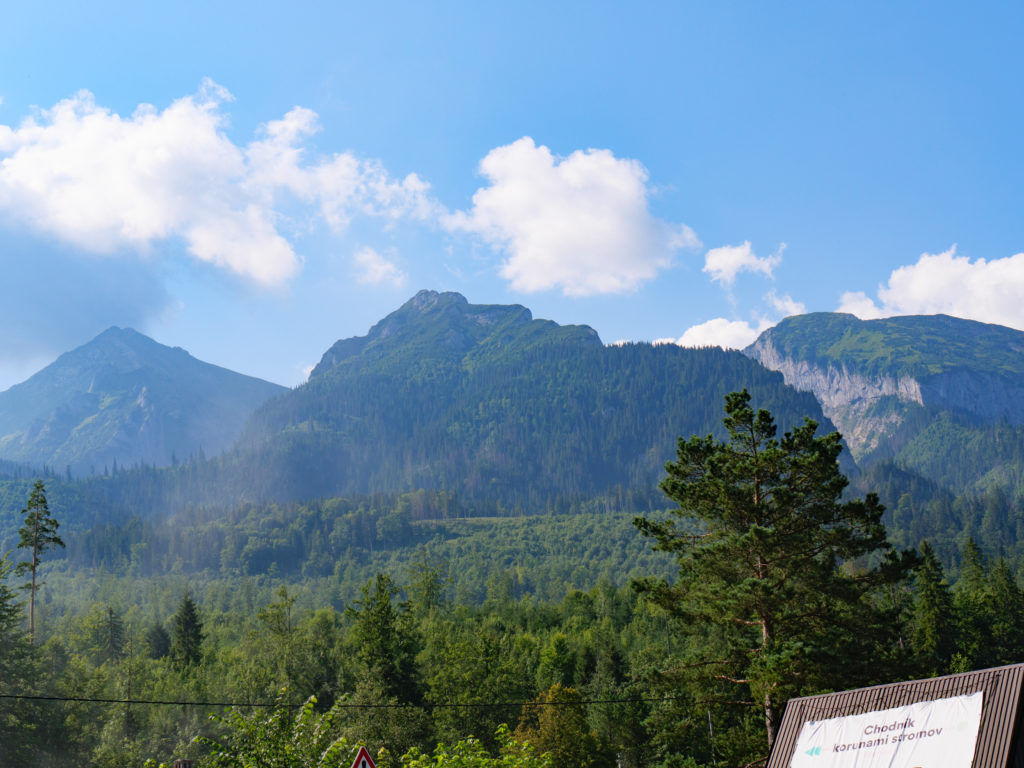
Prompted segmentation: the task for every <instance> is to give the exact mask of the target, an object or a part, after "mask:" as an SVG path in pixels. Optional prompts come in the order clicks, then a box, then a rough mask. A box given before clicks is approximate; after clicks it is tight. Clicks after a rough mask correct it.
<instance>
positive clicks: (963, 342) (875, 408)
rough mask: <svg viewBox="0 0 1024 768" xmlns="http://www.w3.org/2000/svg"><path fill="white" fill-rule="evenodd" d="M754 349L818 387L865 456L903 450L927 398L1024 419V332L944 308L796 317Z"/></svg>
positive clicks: (788, 374)
mask: <svg viewBox="0 0 1024 768" xmlns="http://www.w3.org/2000/svg"><path fill="white" fill-rule="evenodd" d="M744 353H745V354H747V355H748V356H750V357H752V358H753V359H755V360H758V361H759V362H760V363H761V364H762V365H764V366H765V367H766V368H769V369H771V370H773V371H778V372H780V373H782V375H783V377H784V379H785V381H786V383H787V384H789V385H791V386H793V387H794V388H796V389H799V390H801V391H805V392H811V393H813V394H814V396H815V397H816V398H817V399H818V401H819V402H820V403H821V406H822V411H823V412H824V413H825V415H826V416H828V417H829V418H830V419H831V420H832V421H833V422H834V423H835V424H836V426H837V427H838V428H839V430H840V431H841V432H842V433H843V435H844V436H845V437H846V440H847V444H848V445H849V446H850V450H851V451H852V453H853V454H854V457H855V458H857V459H858V460H860V459H861V458H863V457H864V456H866V455H868V454H875V453H877V454H881V455H893V454H895V453H896V452H897V451H898V450H899V448H900V445H899V441H900V440H901V439H905V438H906V430H900V427H901V425H903V424H904V422H905V421H906V420H907V419H908V418H909V417H910V416H911V415H912V414H914V413H915V412H920V411H921V409H922V408H924V409H927V410H928V411H930V412H934V411H955V412H957V413H960V414H962V415H963V416H965V417H967V418H969V419H971V420H973V421H977V422H979V423H995V422H1007V423H1009V424H1017V425H1019V424H1024V376H1022V374H1024V333H1021V332H1020V331H1015V330H1012V329H1009V328H1003V327H1000V326H994V325H986V324H983V323H976V322H973V321H969V320H961V319H957V318H951V317H945V316H941V315H940V316H934V317H901V318H887V319H884V320H870V321H861V320H858V319H857V318H855V317H853V316H852V315H840V314H832V313H817V314H812V315H802V316H799V317H792V318H787V319H786V320H784V321H783V322H782V323H780V324H779V325H778V326H776V327H775V328H772V329H769V330H768V331H765V332H764V333H763V334H761V336H760V337H759V338H758V339H757V341H755V342H754V343H753V344H752V345H751V346H750V347H748V348H747V349H746V350H744Z"/></svg>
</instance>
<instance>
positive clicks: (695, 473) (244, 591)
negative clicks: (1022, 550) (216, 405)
mask: <svg viewBox="0 0 1024 768" xmlns="http://www.w3.org/2000/svg"><path fill="white" fill-rule="evenodd" d="M726 402H727V412H726V420H725V422H724V427H723V429H721V430H720V431H718V432H716V435H709V436H706V437H697V436H695V437H692V438H688V439H685V440H681V441H680V442H679V444H678V447H677V451H676V458H675V460H674V461H671V462H670V463H669V465H668V466H667V476H666V477H665V479H664V480H663V482H662V483H661V487H660V489H659V488H652V489H651V491H650V492H649V493H630V492H626V491H618V492H613V493H608V494H605V495H601V496H592V497H586V496H583V495H579V496H577V497H576V498H570V497H568V496H565V497H559V498H553V499H552V500H551V501H550V502H549V503H546V504H544V505H541V506H538V507H537V508H530V510H529V511H530V513H529V514H528V513H527V511H526V509H520V508H516V507H514V506H506V505H505V504H503V503H502V500H501V499H496V500H494V501H488V500H486V499H484V500H479V499H474V500H472V501H470V500H463V499H462V498H461V497H460V496H459V495H457V494H456V493H454V492H450V491H440V490H430V489H420V490H414V491H402V492H395V493H379V494H376V495H374V494H368V495H352V496H344V497H337V496H332V497H328V498H323V499H316V500H304V501H300V500H282V501H276V502H275V501H264V502H246V503H239V504H235V505H231V506H226V505H209V506H200V505H195V506H189V507H188V508H187V509H185V510H184V511H183V512H181V513H180V514H178V515H177V516H175V517H173V518H171V517H166V516H161V515H158V514H155V513H154V512H152V511H150V510H144V511H145V514H142V513H139V514H131V513H130V508H131V505H130V504H125V505H124V507H122V512H121V514H120V516H119V517H106V518H104V517H102V516H101V515H99V514H96V515H95V516H94V517H93V516H90V514H89V512H88V510H89V509H90V506H89V503H83V499H85V500H86V501H88V500H90V499H91V500H92V502H91V503H93V504H96V505H97V506H96V507H94V508H96V509H100V508H101V505H100V503H99V502H98V501H96V500H97V499H103V498H104V496H103V493H101V491H103V490H104V489H106V488H110V487H113V486H115V484H117V483H120V484H119V485H118V486H117V487H118V488H119V489H120V490H119V491H118V493H119V494H120V496H119V498H120V499H122V501H124V500H126V499H131V498H132V496H131V493H132V491H131V490H130V489H131V488H132V487H133V484H135V487H137V488H138V489H141V490H139V491H138V494H139V495H138V498H140V499H143V498H146V493H145V487H146V483H148V482H151V478H153V477H155V476H156V475H157V471H156V470H150V469H147V468H144V467H137V468H133V469H121V468H116V469H111V470H110V471H108V472H107V473H106V474H104V475H97V476H95V477H92V478H89V479H88V481H81V480H77V481H76V480H74V479H70V480H69V478H67V476H66V474H61V473H57V472H51V473H50V474H48V475H46V476H44V477H43V478H42V479H41V480H39V479H37V478H35V477H32V476H29V475H24V474H22V475H19V471H18V470H16V468H12V471H11V473H10V474H8V476H7V477H8V479H7V480H6V481H5V482H4V483H3V484H2V485H0V492H2V494H3V498H2V502H3V506H4V509H5V510H8V511H6V512H5V513H4V528H3V530H4V532H5V533H4V536H5V539H4V551H6V552H7V554H6V555H5V556H4V558H3V560H2V561H0V681H2V683H0V723H2V726H0V727H2V729H3V735H4V738H3V739H2V740H0V763H2V764H4V765H25V766H63V765H68V764H71V763H72V762H73V761H74V762H78V763H83V762H84V763H85V764H88V765H95V766H104V767H105V766H111V767H113V766H141V765H144V764H146V763H147V761H150V764H151V765H156V764H158V763H161V762H163V763H169V762H170V761H171V760H172V759H173V758H177V757H192V758H194V759H196V760H197V761H198V765H200V766H205V765H222V766H229V765H230V766H242V765H267V766H277V765H281V766H307V765H308V766H313V765H323V766H327V765H342V766H347V765H348V764H349V762H350V761H351V759H352V757H353V756H354V751H355V749H356V748H357V745H360V744H365V745H366V747H367V748H368V749H369V750H370V752H371V754H372V755H373V756H374V759H375V760H377V764H378V765H382V766H396V767H397V766H409V767H410V768H417V767H418V766H421V765H424V766H425V765H427V764H430V765H452V766H463V765H465V766H483V765H503V766H519V768H532V767H533V766H548V765H550V766H559V767H562V766H569V767H574V766H577V765H578V766H594V767H595V768H597V767H603V766H608V767H609V768H610V767H611V766H614V765H616V764H620V765H623V766H629V767H630V768H633V767H635V768H641V767H642V766H643V767H646V766H664V767H665V768H670V767H671V768H676V767H678V768H683V767H685V766H689V767H691V768H696V766H721V765H733V766H740V765H756V764H758V763H759V762H760V761H763V759H764V758H765V757H766V756H767V753H768V750H769V749H770V744H771V741H772V738H773V730H772V728H773V726H772V723H773V722H774V723H775V727H777V722H778V718H779V716H780V714H781V711H782V709H783V707H784V702H785V699H786V698H787V697H788V696H791V695H805V694H810V693H816V692H820V691H824V690H833V689H841V688H846V687H853V686H857V685H863V684H871V683H876V682H884V681H889V680H895V679H909V678H915V677H922V676H928V675H935V674H942V673H946V672H951V671H962V670H968V669H977V668H984V667H989V666H995V665H999V664H1003V663H1010V662H1016V661H1019V660H1020V658H1021V655H1022V653H1024V593H1022V591H1021V589H1020V587H1019V584H1018V578H1017V577H1018V567H1019V554H1018V553H1017V552H1016V551H1014V550H1009V549H1003V548H1002V547H1003V545H1002V544H1001V543H1000V536H1001V532H1003V531H1005V530H1006V529H1007V527H1008V526H1012V525H1015V524H1016V520H1015V517H1014V513H1013V510H1014V509H1016V508H1018V505H1017V504H1016V503H1015V502H1014V500H1013V499H1012V498H1011V497H1009V496H1008V495H1007V494H1005V493H1003V495H1002V496H999V495H997V494H992V495H989V496H982V497H971V498H968V497H966V496H965V497H953V496H951V495H949V494H946V495H943V494H942V493H939V492H937V491H936V489H935V488H934V487H931V486H929V485H927V484H926V483H925V482H924V481H922V480H921V479H920V478H919V477H916V476H913V475H910V474H908V473H905V472H902V473H901V472H900V471H899V470H897V469H896V468H895V467H892V466H888V467H887V466H885V465H879V466H878V467H876V468H875V469H874V471H873V473H871V474H864V475H861V476H859V477H857V478H856V482H855V483H854V484H853V485H847V482H846V478H845V477H844V475H843V473H842V471H841V467H840V465H839V463H838V458H839V456H840V451H841V445H840V442H839V438H838V436H837V435H836V434H835V433H832V434H831V435H819V434H818V433H817V431H816V430H815V429H814V427H813V426H812V425H810V424H804V425H802V426H797V427H794V428H793V429H792V430H791V431H789V432H786V433H784V434H782V435H781V436H780V435H778V434H777V433H776V429H775V426H774V421H773V420H772V417H771V416H770V414H768V413H767V412H765V411H755V410H754V409H753V407H752V406H751V405H750V403H751V398H750V397H749V396H747V395H746V394H745V393H734V394H732V395H730V396H729V397H728V398H727V401H726ZM662 458H663V459H669V458H671V455H667V456H664V457H662ZM190 464H191V465H192V466H193V467H194V469H190V468H189V466H190ZM198 466H199V465H198V462H184V463H182V464H181V465H179V467H177V468H175V469H174V470H173V472H171V473H168V475H163V476H161V477H162V478H166V477H167V476H171V477H174V476H175V475H174V473H181V474H182V475H186V474H187V473H188V472H193V471H199V470H198ZM202 471H206V472H210V471H212V470H210V469H209V467H208V466H206V467H205V468H204V469H203V470H202ZM126 480H127V481H128V482H125V481H126ZM159 482H167V481H166V479H161V480H160V481H159ZM754 488H757V489H758V490H757V492H756V493H755V492H754ZM126 489H128V490H126ZM37 490H42V491H44V492H45V502H46V505H45V507H41V506H40V504H41V500H40V498H39V497H38V496H37V495H36V491H37ZM874 490H877V491H878V492H879V493H880V499H881V501H879V498H876V497H875V496H874V495H873V491H874ZM893 496H895V497H896V499H895V503H894V502H893V501H892V500H891V499H892V498H893ZM883 504H884V505H885V506H888V507H889V508H888V509H885V510H884V511H883ZM12 509H13V510H15V511H13V512H12V511H10V510H12ZM33 509H36V510H37V511H38V510H40V509H44V512H45V514H41V515H37V516H36V517H37V519H39V520H42V521H43V522H45V521H46V520H47V516H49V517H50V518H52V520H53V521H55V522H56V523H57V524H58V525H56V526H51V527H50V528H47V527H46V525H36V526H35V527H34V528H33V526H31V525H29V522H30V520H31V519H32V516H31V514H30V513H31V511H32V510H33ZM67 510H85V511H84V512H83V513H82V515H81V517H79V518H77V519H76V518H74V517H73V516H68V515H66V514H65V511H67ZM924 521H927V524H926V523H925V522H924ZM26 530H35V531H37V533H38V532H39V531H42V534H44V535H42V539H41V541H43V543H44V544H45V543H46V542H47V541H49V544H50V545H49V546H42V547H41V548H39V549H38V551H37V552H36V555H35V556H33V555H32V554H31V552H32V551H33V550H31V548H30V547H29V546H28V545H26V544H25V541H26V535H27V534H26V533H25V531H26ZM951 530H956V531H959V532H961V533H959V535H957V536H953V535H950V534H949V533H948V531H951ZM47 531H49V533H50V535H51V538H50V539H47V537H46V535H45V534H46V533H47ZM823 531H828V532H830V533H829V536H828V538H827V541H828V545H827V551H826V552H825V554H823V555H819V554H813V555H808V554H807V553H809V552H813V553H820V552H821V551H822V550H821V546H822V542H823V541H825V540H824V539H822V538H821V533H822V532H823ZM53 539H60V542H61V544H63V546H61V545H59V544H58V543H56V542H55V541H53ZM1014 540H1019V538H1015V539H1014ZM1004 541H1005V539H1004ZM695 542H704V544H701V545H699V546H700V547H703V546H705V545H710V548H708V549H706V550H705V549H700V548H699V547H698V545H697V544H695ZM744 562H755V563H765V564H767V563H776V562H784V563H786V564H787V566H786V567H787V569H788V570H787V573H795V574H797V575H798V578H792V579H790V578H789V577H787V580H786V581H785V582H782V581H779V580H778V579H779V574H778V572H776V571H773V569H772V568H771V567H768V566H767V565H765V567H764V568H763V569H761V570H755V571H754V572H751V573H745V572H743V570H742V563H744ZM33 563H35V567H33V565H32V564H33ZM715 563H717V565H715ZM711 566H713V567H711ZM709 568H710V569H709ZM34 576H38V578H36V579H34V581H35V584H36V586H35V588H34V589H33V588H31V587H28V588H26V587H25V585H26V584H28V583H29V579H30V577H34ZM765 606H769V608H767V609H766V608H765ZM30 609H31V611H32V612H33V613H34V621H31V622H30V615H29V614H30ZM757 622H761V624H762V625H763V626H764V627H766V626H768V625H770V626H771V627H772V631H771V632H770V633H769V632H767V630H764V629H763V627H762V626H758V625H757ZM851 622H856V625H857V626H858V627H861V628H862V629H863V631H860V632H858V633H857V634H856V636H851V633H849V632H848V631H847V630H846V629H845V628H846V627H848V626H850V624H851ZM33 624H34V626H32V625H33ZM837 658H842V659H843V660H844V663H843V664H837ZM751 659H753V660H754V661H753V662H751V661H750V660H751ZM867 659H870V660H871V663H870V664H867V663H865V660H867ZM711 664H713V665H718V666H717V667H716V668H720V669H726V668H727V669H728V670H729V671H728V674H725V675H716V674H709V673H708V670H709V668H710V667H709V665H711ZM727 679H728V680H739V681H742V682H739V683H729V682H726V680H727ZM765 702H771V703H770V706H769V705H767V704H766V703H765ZM766 723H767V728H766Z"/></svg>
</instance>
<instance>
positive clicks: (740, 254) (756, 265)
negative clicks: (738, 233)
mask: <svg viewBox="0 0 1024 768" xmlns="http://www.w3.org/2000/svg"><path fill="white" fill-rule="evenodd" d="M785 248H786V244H785V243H783V244H781V245H780V246H779V249H778V250H777V251H776V252H775V253H773V254H772V255H771V256H765V257H761V256H758V255H757V254H756V253H754V249H753V248H752V247H751V245H750V241H749V240H745V241H744V242H743V243H742V244H741V245H723V246H722V247H720V248H712V249H711V250H710V251H708V252H707V253H706V254H705V255H704V271H705V272H707V273H708V274H710V275H711V279H712V280H714V281H715V282H717V283H720V284H722V285H725V286H731V285H732V284H733V281H734V280H735V279H736V275H738V274H739V273H740V272H761V273H762V274H764V275H765V277H771V276H772V270H774V269H775V267H777V266H778V265H779V264H780V263H781V262H782V251H783V250H785Z"/></svg>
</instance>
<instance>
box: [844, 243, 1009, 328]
mask: <svg viewBox="0 0 1024 768" xmlns="http://www.w3.org/2000/svg"><path fill="white" fill-rule="evenodd" d="M1022 296H1024V253H1018V254H1016V255H1013V256H1007V257H1005V258H1001V259H992V260H988V261H986V260H985V259H977V260H975V261H972V260H971V259H970V258H969V257H967V256H958V255H957V252H956V246H955V245H954V246H953V247H952V248H950V249H949V250H948V251H945V252H943V253H938V254H929V253H923V254H921V256H920V258H919V259H918V260H917V263H916V264H911V265H908V266H903V267H899V268H898V269H895V270H893V272H892V274H890V275H889V281H888V283H887V284H886V285H883V286H880V287H879V289H878V299H877V301H876V300H874V299H871V298H870V297H869V296H867V295H866V294H865V293H863V292H852V293H846V294H844V295H843V297H842V299H841V301H840V307H839V311H840V312H850V313H852V314H855V315H857V316H858V317H861V318H865V319H868V318H874V317H889V316H892V315H931V314H947V315H955V316H956V317H964V318H968V319H971V320H979V321H981V322H986V323H996V324H999V325H1005V326H1009V327H1011V328H1019V329H1024V302H1022V301H1021V297H1022Z"/></svg>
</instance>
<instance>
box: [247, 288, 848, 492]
mask: <svg viewBox="0 0 1024 768" xmlns="http://www.w3.org/2000/svg"><path fill="white" fill-rule="evenodd" d="M743 387H747V388H749V389H750V390H751V391H752V393H754V396H755V399H756V401H757V402H758V403H759V404H760V405H763V406H764V407H767V408H770V409H771V410H772V411H773V412H774V413H776V414H778V416H779V420H780V423H781V424H784V425H789V424H793V423H800V422H802V420H803V417H804V416H805V415H807V416H811V417H814V418H816V419H817V420H818V421H821V422H825V421H826V420H825V419H823V417H822V415H821V409H820V407H819V406H818V405H817V403H816V401H815V400H814V398H813V397H811V396H810V395H806V394H800V393H798V392H796V391H794V390H793V389H792V388H790V387H787V386H786V385H785V384H784V383H783V380H782V377H781V376H779V375H778V374H776V373H772V372H770V371H767V370H766V369H764V368H763V367H762V366H760V365H758V364H756V363H754V362H753V361H751V360H749V359H747V358H745V357H744V356H743V355H741V354H739V353H735V352H723V351H722V350H719V349H699V350H698V349H682V348H679V347H676V346H673V345H666V346H651V345H649V344H628V345H624V346H616V347H605V346H604V345H602V344H601V342H600V339H599V338H598V336H597V334H596V333H595V332H594V331H593V330H592V329H590V328H586V327H580V326H558V325H556V324H555V323H552V322H550V321H541V320H534V319H532V316H531V314H530V312H529V310H527V309H525V308H524V307H518V306H512V307H507V306H479V305H472V304H469V303H468V302H467V301H466V299H465V298H463V297H462V296H460V295H458V294H454V293H446V294H438V293H434V292H430V291H423V292H420V293H419V294H417V295H416V296H415V297H414V298H413V299H412V300H410V301H409V302H407V303H406V304H405V305H404V306H402V307H401V308H400V309H398V310H397V311H396V312H394V313H392V314H391V315H389V316H388V317H386V318H385V319H384V320H382V321H381V322H380V323H378V324H377V325H376V326H374V327H373V328H372V329H371V330H370V332H369V334H367V336H364V337H359V338H355V339H346V340H343V341H339V342H338V343H336V344H335V345H334V346H333V347H332V348H331V349H330V350H329V351H328V352H327V353H326V354H325V355H324V358H323V360H322V361H321V363H320V365H319V366H317V368H316V369H315V370H314V372H313V375H312V376H311V377H310V380H309V382H308V383H307V384H305V385H304V386H302V387H299V388H297V389H295V390H292V391H291V392H288V393H286V394H285V395H284V396H282V397H280V398H275V399H274V400H273V401H270V402H268V403H266V404H265V405H264V406H263V407H261V408H260V409H259V410H258V411H257V412H256V413H255V414H254V415H253V418H252V420H251V421H250V423H249V426H248V428H247V430H246V431H245V433H244V435H243V437H242V439H241V441H240V445H239V448H238V450H237V451H236V452H235V453H234V454H233V458H232V461H233V462H234V466H235V471H237V472H240V473H242V475H243V476H244V477H245V482H244V483H243V486H244V487H245V488H246V489H248V490H249V491H250V492H251V493H254V494H255V495H256V496H257V497H260V498H267V497H275V496H276V497H278V498H302V497H306V498H308V497H314V496H333V495H339V494H348V493H381V492H400V491H407V490H412V489H416V488H431V489H444V490H449V491H453V492H455V493H457V494H458V495H459V496H460V497H462V498H465V499H474V500H479V501H486V502H492V503H500V504H503V505H506V506H515V505H520V506H522V507H524V508H528V509H530V510H539V509H544V508H545V507H546V506H548V505H550V504H551V503H553V501H554V500H555V499H558V498H566V497H577V496H592V495H596V494H604V493H608V492H610V491H612V490H613V489H615V488H616V487H621V488H627V489H639V490H642V491H644V492H647V493H652V492H654V493H656V491H655V488H656V485H657V482H658V479H659V477H660V474H661V469H662V466H663V465H664V463H665V461H667V460H668V459H671V458H672V457H673V456H674V450H675V442H676V438H677V437H679V436H680V435H684V436H689V435H690V434H692V433H699V434H707V433H709V432H717V431H719V430H720V427H721V419H720V416H719V414H720V410H721V403H722V398H723V396H724V395H725V394H726V393H728V392H730V391H732V390H735V389H741V388H743ZM822 427H823V429H831V428H832V427H831V425H830V424H828V423H823V425H822Z"/></svg>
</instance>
